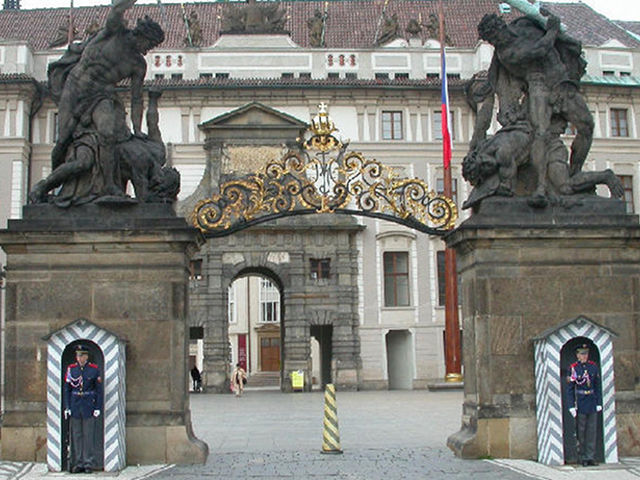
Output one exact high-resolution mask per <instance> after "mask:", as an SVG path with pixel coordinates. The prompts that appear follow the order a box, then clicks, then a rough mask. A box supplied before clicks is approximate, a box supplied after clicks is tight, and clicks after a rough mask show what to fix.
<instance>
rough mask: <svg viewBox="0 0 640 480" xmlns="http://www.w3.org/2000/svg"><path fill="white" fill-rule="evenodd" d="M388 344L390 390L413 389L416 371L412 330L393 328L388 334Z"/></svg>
mask: <svg viewBox="0 0 640 480" xmlns="http://www.w3.org/2000/svg"><path fill="white" fill-rule="evenodd" d="M386 346H387V374H388V376H389V390H411V389H412V388H413V371H414V367H413V365H414V363H413V356H412V355H411V352H412V351H413V348H412V345H411V332H409V330H391V331H390V332H389V333H387V335H386Z"/></svg>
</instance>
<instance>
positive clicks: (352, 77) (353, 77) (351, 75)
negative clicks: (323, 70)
mask: <svg viewBox="0 0 640 480" xmlns="http://www.w3.org/2000/svg"><path fill="white" fill-rule="evenodd" d="M344 78H348V79H349V80H356V79H357V78H358V74H357V73H355V72H347V73H345V74H344Z"/></svg>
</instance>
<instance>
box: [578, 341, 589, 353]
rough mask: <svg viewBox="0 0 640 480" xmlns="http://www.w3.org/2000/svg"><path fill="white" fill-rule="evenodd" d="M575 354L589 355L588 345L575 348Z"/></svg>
mask: <svg viewBox="0 0 640 480" xmlns="http://www.w3.org/2000/svg"><path fill="white" fill-rule="evenodd" d="M576 353H589V345H587V344H586V343H584V344H582V345H580V346H579V347H578V348H576Z"/></svg>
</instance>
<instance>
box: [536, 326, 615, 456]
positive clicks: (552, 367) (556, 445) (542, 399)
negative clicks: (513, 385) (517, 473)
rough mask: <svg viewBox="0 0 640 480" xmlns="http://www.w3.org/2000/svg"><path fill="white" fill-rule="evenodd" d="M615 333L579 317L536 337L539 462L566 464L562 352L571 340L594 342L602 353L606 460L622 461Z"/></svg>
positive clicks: (601, 369) (601, 367)
mask: <svg viewBox="0 0 640 480" xmlns="http://www.w3.org/2000/svg"><path fill="white" fill-rule="evenodd" d="M614 335H615V334H614V333H613V332H612V331H611V330H609V329H607V328H605V327H602V326H600V325H598V324H597V323H595V322H594V321H593V320H590V319H588V318H586V317H578V318H576V319H575V320H571V321H569V322H566V323H564V324H562V325H560V326H559V327H556V328H554V329H551V330H547V331H546V332H544V333H543V334H542V335H540V336H538V337H536V338H534V339H533V340H534V350H535V351H534V355H535V365H536V368H535V374H536V416H537V430H538V461H539V462H540V463H544V464H546V465H563V464H564V443H563V429H562V385H561V379H560V352H561V350H562V347H563V346H564V345H565V344H566V343H567V342H568V341H570V340H571V339H573V338H576V337H585V338H588V339H590V340H591V341H592V342H593V343H594V344H595V345H596V347H598V350H599V351H600V372H601V375H602V421H603V422H602V423H603V427H604V432H603V434H604V439H603V440H604V459H605V462H606V463H617V462H618V444H617V434H616V404H615V386H614V372H613V344H612V337H613V336H614Z"/></svg>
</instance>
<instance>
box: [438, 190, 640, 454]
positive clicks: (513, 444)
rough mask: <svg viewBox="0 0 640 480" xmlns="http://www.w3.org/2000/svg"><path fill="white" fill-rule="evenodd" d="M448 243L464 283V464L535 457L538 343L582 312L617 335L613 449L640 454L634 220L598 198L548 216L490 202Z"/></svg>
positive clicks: (457, 440)
mask: <svg viewBox="0 0 640 480" xmlns="http://www.w3.org/2000/svg"><path fill="white" fill-rule="evenodd" d="M446 241H447V245H448V246H449V247H453V248H455V250H456V252H457V258H458V273H459V275H460V276H461V285H462V288H461V292H460V296H461V300H462V317H463V320H462V323H463V329H464V345H463V357H464V377H465V397H464V407H463V416H462V428H461V430H460V431H459V432H457V433H455V434H453V435H451V436H450V437H449V439H448V445H449V447H450V448H451V449H452V450H453V451H454V452H455V453H456V454H457V455H459V456H461V457H465V458H478V457H483V456H493V457H504V458H529V459H536V458H537V453H538V452H537V433H536V382H535V364H534V344H533V339H534V338H535V337H536V336H538V335H540V334H541V333H542V332H544V331H545V330H547V329H549V328H554V327H556V326H557V325H561V324H563V323H565V322H566V321H568V320H571V319H574V318H576V317H580V316H583V317H587V318H589V319H592V320H593V321H594V322H596V323H598V324H600V325H602V326H604V327H606V328H608V329H610V330H611V331H613V332H616V333H617V335H618V336H617V337H616V338H614V340H613V356H614V370H615V421H616V424H617V431H618V439H617V442H618V451H619V454H620V455H621V456H637V455H640V446H639V445H640V443H638V439H639V438H640V428H639V427H640V336H639V334H638V332H640V225H638V218H637V216H635V215H627V214H625V212H624V204H623V203H622V202H620V201H617V200H609V199H598V198H596V197H585V198H584V199H582V204H581V205H576V206H573V207H572V208H563V207H549V208H547V209H544V210H535V209H531V208H530V207H528V206H527V204H526V201H525V199H516V198H511V199H500V198H490V199H487V200H484V201H483V202H482V205H481V207H480V209H479V210H478V211H477V212H475V214H474V215H472V216H471V217H470V218H469V220H467V221H465V222H463V224H462V225H461V226H460V227H459V228H458V229H456V230H455V231H454V232H452V233H451V234H449V235H448V237H447V238H446ZM612 408H613V407H612Z"/></svg>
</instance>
